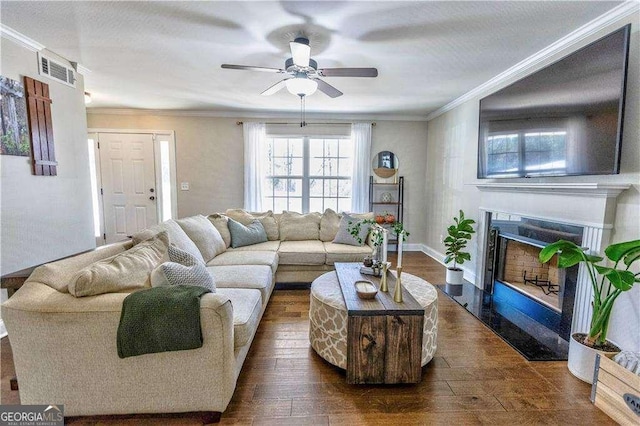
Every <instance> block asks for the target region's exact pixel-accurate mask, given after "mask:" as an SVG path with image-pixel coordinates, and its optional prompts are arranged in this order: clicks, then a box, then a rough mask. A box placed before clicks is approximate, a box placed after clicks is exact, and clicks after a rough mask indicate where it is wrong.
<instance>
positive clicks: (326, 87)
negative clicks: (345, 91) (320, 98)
mask: <svg viewBox="0 0 640 426" xmlns="http://www.w3.org/2000/svg"><path fill="white" fill-rule="evenodd" d="M313 80H314V81H317V82H318V90H319V91H321V92H322V93H324V94H325V95H327V96H329V97H330V98H337V97H338V96H342V92H341V91H339V90H338V89H336V88H335V87H333V86H332V85H330V84H329V83H327V82H326V81H323V80H320V79H319V78H314V79H313Z"/></svg>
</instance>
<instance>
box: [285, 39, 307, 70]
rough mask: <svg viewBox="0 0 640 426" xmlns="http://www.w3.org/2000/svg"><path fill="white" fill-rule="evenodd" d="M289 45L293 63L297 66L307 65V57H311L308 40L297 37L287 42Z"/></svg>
mask: <svg viewBox="0 0 640 426" xmlns="http://www.w3.org/2000/svg"><path fill="white" fill-rule="evenodd" d="M289 47H290V49H291V56H292V57H293V63H294V64H296V65H297V66H299V67H308V66H309V58H310V57H311V46H309V40H307V39H306V38H303V37H298V38H296V39H295V40H294V41H292V42H291V43H289Z"/></svg>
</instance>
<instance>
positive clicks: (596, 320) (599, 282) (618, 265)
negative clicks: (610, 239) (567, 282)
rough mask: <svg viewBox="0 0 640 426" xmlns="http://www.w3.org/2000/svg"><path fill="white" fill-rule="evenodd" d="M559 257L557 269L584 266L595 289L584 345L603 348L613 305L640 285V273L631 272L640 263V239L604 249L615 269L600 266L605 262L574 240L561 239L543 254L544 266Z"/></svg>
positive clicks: (541, 252) (541, 260) (540, 257)
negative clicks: (554, 257)
mask: <svg viewBox="0 0 640 426" xmlns="http://www.w3.org/2000/svg"><path fill="white" fill-rule="evenodd" d="M555 254H557V255H558V267H559V268H570V267H572V266H574V265H577V264H578V263H581V262H582V263H584V265H585V268H586V270H587V275H588V276H589V280H590V282H591V287H592V289H593V301H592V306H593V316H592V317H591V325H590V328H589V332H588V333H587V336H586V337H585V339H584V341H583V342H581V343H583V344H585V345H587V346H589V347H593V348H599V347H602V346H603V345H604V344H605V342H606V339H607V330H608V328H609V319H610V317H611V312H612V309H613V303H614V302H615V301H616V299H617V298H618V296H620V295H621V294H622V292H625V291H629V290H631V288H632V287H633V285H634V283H637V282H640V273H634V272H632V271H631V270H630V269H631V266H632V265H633V264H634V263H636V262H637V261H638V260H640V240H634V241H626V242H622V243H617V244H611V245H610V246H608V247H607V248H606V249H605V250H604V254H605V255H606V257H607V259H608V260H609V261H611V262H613V267H608V266H602V265H598V264H597V263H599V262H601V261H602V260H604V258H602V257H600V256H593V255H590V254H587V253H585V251H584V249H583V248H581V247H579V246H577V245H576V244H574V243H572V242H571V241H565V240H559V241H556V242H555V243H553V244H550V245H548V246H546V247H545V248H544V249H542V250H541V251H540V255H539V259H540V262H541V263H546V262H548V261H550V260H551V258H552V257H553V256H554V255H555Z"/></svg>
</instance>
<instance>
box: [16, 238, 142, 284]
mask: <svg viewBox="0 0 640 426" xmlns="http://www.w3.org/2000/svg"><path fill="white" fill-rule="evenodd" d="M131 247H132V244H131V241H125V242H122V243H114V244H109V245H107V246H102V247H98V248H97V249H95V250H91V251H89V252H86V253H81V254H79V255H76V256H71V257H68V258H66V259H62V260H58V261H55V262H51V263H45V264H44V265H42V266H38V267H37V268H36V269H35V270H34V271H33V272H32V273H31V275H30V276H29V278H28V279H27V282H29V281H33V282H39V283H42V284H46V285H48V286H49V287H51V288H53V289H55V290H58V291H59V292H61V293H69V283H70V282H71V279H72V278H73V276H74V275H75V274H76V272H78V271H79V270H80V269H82V268H84V267H86V266H89V265H91V264H92V263H95V262H97V261H99V260H102V259H106V258H108V257H112V256H114V255H116V254H119V253H123V252H124V251H126V250H128V249H130V248H131Z"/></svg>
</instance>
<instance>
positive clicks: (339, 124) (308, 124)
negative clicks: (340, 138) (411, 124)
mask: <svg viewBox="0 0 640 426" xmlns="http://www.w3.org/2000/svg"><path fill="white" fill-rule="evenodd" d="M243 124H244V121H236V125H238V126H241V125H243ZM265 124H278V125H287V126H289V125H290V126H293V125H296V126H299V125H300V122H296V123H293V122H280V123H275V122H265ZM317 124H322V125H323V126H331V125H334V126H344V125H348V124H350V123H307V126H314V125H317ZM371 125H372V126H375V125H376V123H375V121H374V122H373V123H371Z"/></svg>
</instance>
